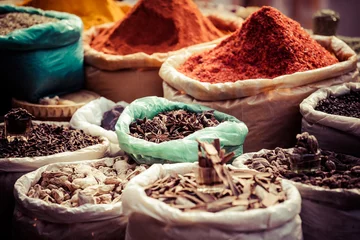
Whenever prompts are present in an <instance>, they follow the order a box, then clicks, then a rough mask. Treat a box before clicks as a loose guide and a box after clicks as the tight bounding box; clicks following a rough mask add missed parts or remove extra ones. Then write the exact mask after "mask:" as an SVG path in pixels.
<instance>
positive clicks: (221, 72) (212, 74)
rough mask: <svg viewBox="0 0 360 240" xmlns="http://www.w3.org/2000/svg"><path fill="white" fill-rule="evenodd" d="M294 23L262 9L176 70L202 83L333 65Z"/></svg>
mask: <svg viewBox="0 0 360 240" xmlns="http://www.w3.org/2000/svg"><path fill="white" fill-rule="evenodd" d="M337 62H338V59H337V58H336V57H335V56H333V55H332V54H331V53H330V52H329V51H327V50H326V49H325V48H323V47H322V46H321V45H320V44H319V43H317V42H316V41H315V40H313V39H312V38H311V36H310V35H309V34H308V33H307V32H306V31H305V30H304V29H303V28H302V27H301V26H300V24H299V23H297V22H296V21H294V20H292V19H290V18H288V17H286V16H285V15H283V14H282V13H281V12H279V11H278V10H276V9H274V8H272V7H267V6H266V7H262V8H261V9H260V10H258V11H257V12H255V13H254V14H253V15H251V16H250V17H249V18H248V19H247V20H246V21H245V22H244V23H243V25H242V27H241V28H240V29H238V30H237V31H236V32H235V33H233V34H232V35H230V36H229V37H228V38H226V39H225V40H223V41H222V42H221V43H220V44H219V45H218V46H216V47H215V48H213V49H211V50H209V51H206V52H203V53H200V54H196V55H193V56H192V57H190V58H189V59H188V60H187V61H186V62H185V63H184V64H182V65H181V66H180V67H179V71H180V72H182V73H184V74H185V75H187V76H189V77H191V78H193V79H197V80H199V81H202V82H210V83H223V82H235V81H237V80H244V79H257V78H275V77H278V76H281V75H286V74H292V73H295V72H302V71H307V70H311V69H317V68H321V67H325V66H329V65H332V64H334V63H337Z"/></svg>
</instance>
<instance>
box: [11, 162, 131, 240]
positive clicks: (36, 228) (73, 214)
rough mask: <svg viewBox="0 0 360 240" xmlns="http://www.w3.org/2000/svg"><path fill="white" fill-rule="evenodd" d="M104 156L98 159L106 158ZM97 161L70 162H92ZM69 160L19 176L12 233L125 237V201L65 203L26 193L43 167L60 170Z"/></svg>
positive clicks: (18, 236) (49, 236) (19, 236)
mask: <svg viewBox="0 0 360 240" xmlns="http://www.w3.org/2000/svg"><path fill="white" fill-rule="evenodd" d="M104 160H105V159H101V160H99V161H104ZM96 162H97V161H82V162H71V164H72V165H90V164H91V163H96ZM68 164H69V163H54V164H50V165H47V166H44V167H41V168H39V169H37V170H36V171H33V172H31V173H28V174H25V175H24V176H22V177H20V178H19V180H18V181H17V182H16V183H15V186H14V196H15V200H16V207H15V211H14V217H13V222H14V227H13V234H14V237H15V238H16V239H24V238H28V239H90V238H92V239H124V238H125V231H126V224H127V218H126V217H124V216H122V211H123V210H122V203H121V202H117V203H114V204H84V205H81V206H79V207H72V208H71V207H65V206H61V205H58V204H50V203H47V202H45V201H43V200H41V199H34V198H30V197H28V196H27V193H28V191H29V189H30V187H31V186H33V185H35V183H37V182H38V181H39V179H40V178H41V174H42V173H43V172H44V171H52V170H57V169H59V168H60V167H63V166H64V165H68Z"/></svg>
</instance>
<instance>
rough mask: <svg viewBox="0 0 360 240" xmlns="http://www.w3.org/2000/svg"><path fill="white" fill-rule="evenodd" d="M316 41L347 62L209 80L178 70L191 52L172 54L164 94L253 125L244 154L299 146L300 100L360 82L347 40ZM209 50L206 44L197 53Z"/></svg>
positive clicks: (163, 72) (164, 68)
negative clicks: (281, 73) (216, 81)
mask: <svg viewBox="0 0 360 240" xmlns="http://www.w3.org/2000/svg"><path fill="white" fill-rule="evenodd" d="M315 39H316V40H318V41H319V43H320V44H322V45H323V46H325V47H329V48H330V49H332V51H333V52H334V53H335V54H336V56H337V57H338V59H339V60H343V61H342V62H340V63H337V64H334V65H332V66H328V67H325V68H321V69H316V70H311V71H306V72H298V73H294V74H291V75H285V76H280V77H277V78H274V79H252V80H242V81H237V82H235V83H219V84H210V83H203V82H200V81H197V80H193V79H190V78H189V77H186V76H185V75H183V74H182V73H180V72H178V71H177V70H176V67H177V66H179V65H180V64H181V63H182V62H184V61H185V60H186V59H187V57H189V56H190V55H191V51H189V52H188V53H186V54H180V55H177V56H174V57H171V58H169V59H168V60H167V61H166V62H165V63H164V64H163V65H162V67H161V69H160V73H159V74H160V76H161V77H162V78H163V79H164V83H163V89H164V97H165V98H166V99H169V100H172V101H179V102H184V103H196V104H201V105H204V106H207V107H210V108H213V109H216V110H218V111H221V112H224V113H227V114H230V115H233V116H235V117H236V118H238V119H240V120H241V121H243V122H244V123H245V124H246V125H247V126H248V128H249V134H248V136H247V141H246V142H245V144H244V152H253V151H259V150H260V149H262V148H268V149H273V148H275V147H291V146H294V144H295V138H294V136H295V135H296V134H297V133H299V132H300V131H301V114H300V113H299V104H300V103H301V101H302V100H304V99H305V98H306V97H308V96H309V95H310V94H311V93H313V92H314V91H316V90H317V89H319V88H323V87H329V86H332V85H336V84H342V83H345V82H352V81H358V74H359V72H358V70H357V68H356V55H355V53H354V52H353V51H352V50H351V49H350V48H349V47H348V46H347V45H346V44H344V43H343V42H342V41H340V40H338V39H337V38H335V37H315ZM209 48H210V47H209V46H207V47H203V48H202V49H200V48H199V49H198V50H197V51H203V50H205V49H209ZM200 99H206V100H200ZM221 99H224V100H221Z"/></svg>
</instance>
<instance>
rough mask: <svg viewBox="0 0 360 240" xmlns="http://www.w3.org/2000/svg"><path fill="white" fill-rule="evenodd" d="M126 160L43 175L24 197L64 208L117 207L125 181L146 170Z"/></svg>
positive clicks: (109, 161) (102, 162) (104, 162)
mask: <svg viewBox="0 0 360 240" xmlns="http://www.w3.org/2000/svg"><path fill="white" fill-rule="evenodd" d="M127 159H128V158H127V156H125V157H118V158H115V159H107V160H104V161H101V162H97V163H93V164H91V165H85V164H78V165H75V164H74V165H72V164H70V165H65V166H63V167H60V168H59V169H57V170H54V171H45V172H43V173H42V174H41V179H40V180H39V181H38V183H36V184H35V185H34V186H32V187H31V188H30V189H29V192H28V193H27V196H28V197H31V198H37V199H41V200H43V201H45V202H47V203H54V204H60V205H62V206H65V207H78V206H81V205H84V204H111V203H112V204H113V203H117V202H119V201H120V200H121V194H122V191H123V189H124V188H125V186H126V184H127V183H128V181H130V179H131V178H133V177H134V176H136V175H138V174H139V173H141V172H142V171H144V170H145V169H146V168H147V167H146V166H144V165H141V166H136V165H135V164H132V165H130V164H128V162H127Z"/></svg>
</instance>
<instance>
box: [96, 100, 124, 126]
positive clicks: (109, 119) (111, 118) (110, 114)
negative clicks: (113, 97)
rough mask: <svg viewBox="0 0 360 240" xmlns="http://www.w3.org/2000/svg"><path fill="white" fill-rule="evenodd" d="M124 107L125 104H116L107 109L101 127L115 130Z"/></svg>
mask: <svg viewBox="0 0 360 240" xmlns="http://www.w3.org/2000/svg"><path fill="white" fill-rule="evenodd" d="M124 109H125V108H124V106H121V105H116V106H114V107H113V108H112V109H110V110H109V111H106V112H105V113H104V115H103V117H102V119H101V127H102V128H104V129H106V130H111V131H115V125H116V123H117V120H118V119H119V117H120V115H121V113H122V112H123V111H124Z"/></svg>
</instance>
